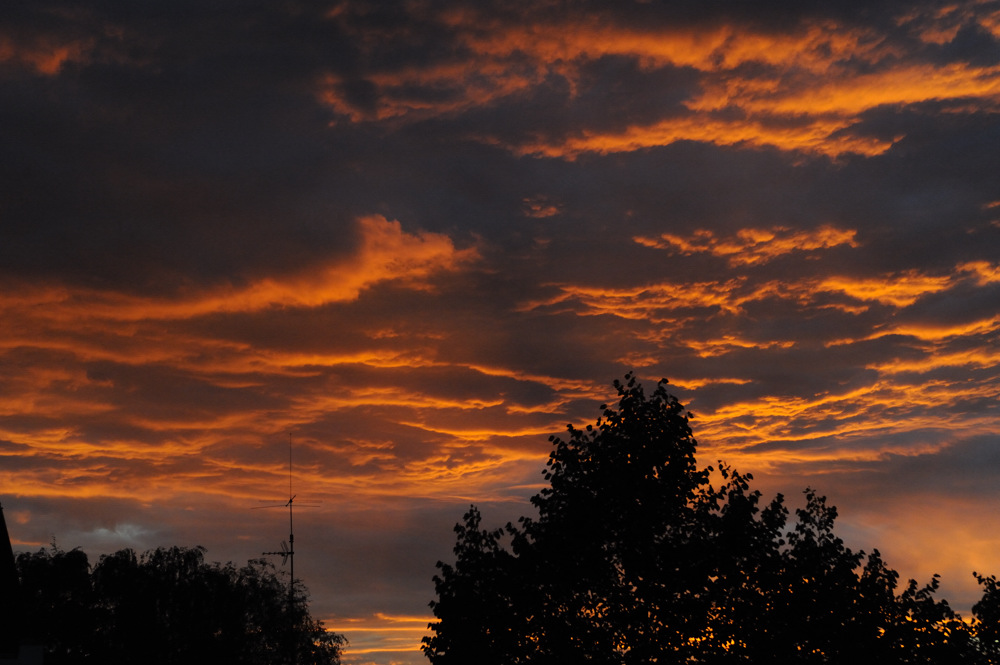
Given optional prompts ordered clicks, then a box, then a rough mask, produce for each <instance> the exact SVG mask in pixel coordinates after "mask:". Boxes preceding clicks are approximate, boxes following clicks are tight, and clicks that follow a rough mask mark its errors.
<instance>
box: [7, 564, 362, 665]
mask: <svg viewBox="0 0 1000 665" xmlns="http://www.w3.org/2000/svg"><path fill="white" fill-rule="evenodd" d="M204 554H205V550H204V549H203V548H201V547H195V548H182V547H171V548H160V549H156V550H152V551H149V552H146V553H144V554H142V555H137V554H136V553H135V552H134V551H132V550H130V549H125V550H121V551H119V552H116V553H114V554H111V555H106V556H102V557H101V558H100V560H99V561H98V563H97V565H96V566H94V569H93V571H91V570H90V566H89V564H88V560H87V556H86V554H84V553H83V552H81V551H79V550H71V551H70V552H65V551H62V550H59V549H58V548H55V547H53V548H52V549H51V550H41V551H39V552H37V553H26V554H21V555H19V556H18V558H17V565H18V569H19V572H20V576H21V587H22V594H23V597H24V598H25V603H26V607H25V612H26V616H27V621H26V624H27V625H28V626H30V629H29V631H30V634H29V635H27V638H28V639H27V640H26V641H27V642H29V643H30V642H35V643H42V644H44V645H45V647H46V654H45V658H46V662H48V663H53V664H55V665H59V664H63V663H65V664H75V663H84V662H87V663H94V662H97V663H102V664H107V665H116V664H121V665H126V664H128V665H131V664H133V663H137V662H142V663H149V664H153V665H159V664H162V665H174V664H180V663H184V664H188V663H200V662H209V663H241V664H243V663H245V664H248V665H251V664H252V665H257V664H260V665H264V664H273V663H287V662H290V661H291V660H292V658H293V656H292V654H294V659H295V662H297V663H300V664H302V665H335V664H337V663H339V662H340V650H341V647H342V646H343V644H344V639H343V637H342V636H340V635H336V634H333V633H328V632H326V631H325V630H324V628H323V625H322V622H319V621H316V620H315V619H313V618H312V617H311V616H310V615H309V611H308V607H307V603H306V593H305V590H304V589H303V588H302V587H301V586H297V587H296V588H295V592H294V594H293V595H292V597H291V599H290V598H289V594H288V586H287V584H286V583H285V582H284V581H283V580H282V579H281V578H280V577H279V576H278V574H277V573H276V571H275V569H274V567H273V566H272V565H271V564H270V563H268V562H266V561H263V560H254V561H250V562H249V563H248V564H247V565H246V566H243V567H239V568H238V567H236V566H234V565H233V564H232V563H228V564H225V565H222V564H219V563H213V564H208V563H206V562H205V559H204ZM290 600H291V602H290Z"/></svg>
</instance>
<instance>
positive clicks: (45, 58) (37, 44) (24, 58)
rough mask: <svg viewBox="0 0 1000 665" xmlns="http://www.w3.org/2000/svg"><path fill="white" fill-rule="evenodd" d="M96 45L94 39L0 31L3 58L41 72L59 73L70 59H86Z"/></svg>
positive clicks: (48, 73)
mask: <svg viewBox="0 0 1000 665" xmlns="http://www.w3.org/2000/svg"><path fill="white" fill-rule="evenodd" d="M92 48H93V41H92V40H78V41H62V40H59V39H56V38H55V37H51V36H42V37H38V38H36V39H33V40H26V39H24V38H21V37H15V38H13V39H12V38H10V37H9V36H3V35H0V62H11V63H17V64H20V65H24V66H27V67H30V68H31V69H34V70H35V72H37V73H38V74H43V75H45V76H55V75H56V74H58V73H59V72H60V70H61V69H62V68H63V65H65V64H66V63H68V62H81V61H84V60H85V59H86V58H87V57H88V54H89V52H90V51H91V49H92Z"/></svg>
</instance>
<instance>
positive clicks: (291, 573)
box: [254, 433, 319, 607]
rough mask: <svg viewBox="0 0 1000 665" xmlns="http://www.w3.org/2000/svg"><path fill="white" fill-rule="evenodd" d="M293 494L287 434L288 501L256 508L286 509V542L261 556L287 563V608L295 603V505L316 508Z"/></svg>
mask: <svg viewBox="0 0 1000 665" xmlns="http://www.w3.org/2000/svg"><path fill="white" fill-rule="evenodd" d="M295 496H296V495H295V494H294V493H292V435H291V433H289V434H288V501H286V502H284V503H273V504H270V505H267V506H256V507H255V508H254V510H256V509H257V508H288V541H287V542H286V541H284V540H283V541H281V551H280V552H262V553H261V555H262V556H280V557H281V565H282V566H284V565H285V563H288V577H289V579H288V603H289V607H291V605H292V604H293V603H294V602H295V524H294V508H295V505H299V506H303V507H318V506H319V504H316V503H300V504H296V503H295Z"/></svg>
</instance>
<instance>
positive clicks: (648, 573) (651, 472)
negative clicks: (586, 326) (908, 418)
mask: <svg viewBox="0 0 1000 665" xmlns="http://www.w3.org/2000/svg"><path fill="white" fill-rule="evenodd" d="M614 385H615V387H616V389H617V391H618V396H619V401H618V404H617V407H616V408H608V407H606V406H602V407H601V409H602V410H603V415H602V416H601V418H599V419H598V420H597V422H596V424H595V425H588V426H587V427H586V428H585V429H582V430H581V429H577V428H575V427H573V426H572V425H570V426H569V427H568V435H567V436H566V437H565V438H559V437H550V441H551V442H552V443H553V450H552V453H551V455H550V457H549V461H548V464H547V467H546V470H545V472H544V476H545V479H546V480H547V481H548V483H549V486H548V487H546V488H545V489H543V490H542V491H541V492H540V493H539V494H537V495H536V496H534V497H533V498H532V500H531V502H532V504H533V505H534V507H535V508H536V510H537V516H536V517H522V518H521V519H520V520H519V521H518V523H517V524H516V525H515V524H511V523H508V524H507V525H506V527H504V528H503V529H494V530H489V529H484V528H483V527H482V524H481V522H482V517H481V515H480V513H479V511H478V510H477V509H476V508H475V507H474V506H473V507H472V508H471V509H470V510H469V512H468V513H466V515H465V517H464V519H463V522H461V523H460V524H458V525H457V526H456V527H455V531H456V535H457V542H456V545H455V549H454V553H455V562H454V564H448V563H444V562H439V563H438V574H437V575H436V576H435V577H434V583H435V587H436V592H437V599H436V600H434V601H432V602H431V608H432V609H433V612H434V615H435V617H436V619H437V620H436V621H435V622H434V623H432V624H431V625H430V630H431V633H432V634H431V635H430V636H428V637H426V638H424V643H423V650H424V653H425V655H426V656H427V657H428V659H429V660H430V661H431V662H432V663H434V664H435V665H458V664H464V663H498V664H499V663H532V664H546V665H548V664H553V665H555V664H562V663H596V664H602V665H603V664H608V665H611V664H614V665H632V664H639V663H712V664H716V663H718V664H720V665H721V664H729V663H845V664H846V663H850V664H851V665H858V664H865V663H970V664H971V663H980V662H983V663H985V662H989V663H994V662H998V661H997V660H996V659H997V656H996V654H997V653H998V652H1000V649H997V647H996V646H995V645H996V639H997V636H998V635H1000V630H998V629H997V622H998V620H1000V585H998V583H997V581H996V579H995V578H980V582H981V583H982V584H983V586H984V588H985V592H984V600H983V601H981V602H980V604H979V605H977V612H978V614H977V616H978V617H979V623H978V624H977V626H978V628H976V627H970V626H969V625H968V624H966V623H964V622H962V621H961V619H960V617H959V616H958V615H957V614H955V613H954V612H953V611H952V610H951V609H950V607H949V606H948V604H947V602H946V601H944V600H938V599H937V598H936V597H935V594H936V591H937V588H938V582H937V578H936V577H935V578H934V579H933V580H932V581H931V583H929V584H927V585H925V586H923V587H919V586H918V585H917V583H916V582H914V581H910V582H909V584H908V586H907V587H906V588H905V589H904V590H903V591H902V592H898V591H897V585H898V578H899V576H898V574H897V573H896V572H895V571H893V570H892V569H890V568H888V567H887V566H886V565H885V563H884V562H883V560H882V558H881V555H880V554H879V553H878V551H873V552H872V553H871V554H870V555H866V554H865V553H863V552H854V551H852V550H851V549H850V548H848V547H847V546H846V545H845V544H844V542H843V541H842V540H841V539H840V538H839V537H837V536H836V534H835V532H834V523H835V520H836V518H837V511H836V509H835V508H834V507H832V506H828V505H827V503H826V500H825V498H824V497H822V496H820V495H819V494H817V493H816V492H815V491H813V490H811V489H809V490H806V492H805V506H804V507H802V508H799V509H797V510H796V511H795V516H794V519H793V520H791V521H790V520H789V510H788V509H787V508H786V507H785V505H784V498H783V497H782V496H781V495H780V494H779V495H778V496H776V497H775V498H774V499H773V500H772V501H771V502H769V503H764V502H762V500H761V499H762V496H761V493H760V492H759V491H757V490H752V489H751V487H750V482H751V480H752V477H751V476H750V475H749V474H745V475H744V474H740V473H738V472H736V471H734V470H733V469H731V468H729V467H727V466H726V465H724V464H720V465H719V467H718V468H717V469H714V468H712V467H706V468H699V467H698V466H697V464H696V460H695V452H696V447H697V443H696V441H695V439H694V437H693V435H692V432H691V429H690V427H689V424H688V417H689V414H688V413H687V412H686V411H685V409H684V407H683V406H681V404H680V403H679V402H678V401H677V399H676V398H674V397H673V396H672V395H670V394H669V393H668V392H667V388H666V385H667V382H666V381H665V380H664V381H660V382H659V384H658V385H657V387H656V389H655V391H654V392H653V393H652V394H651V395H648V396H647V395H646V394H645V393H644V391H643V388H642V386H641V385H640V384H639V383H637V381H636V380H635V378H634V376H632V375H631V374H629V375H626V377H625V381H624V382H619V381H615V384H614ZM713 482H716V483H718V486H717V487H716V486H714V485H713ZM990 630H992V631H994V632H993V633H990V632H989V631H990ZM987 637H989V638H990V639H992V640H993V642H992V644H993V646H991V647H990V648H992V649H993V651H992V652H991V656H990V657H991V658H992V659H993V660H988V661H987V660H984V652H985V651H986V650H987V649H984V646H983V644H982V643H983V641H984V640H985V639H986V638H987Z"/></svg>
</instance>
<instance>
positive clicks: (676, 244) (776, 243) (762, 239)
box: [633, 225, 858, 267]
mask: <svg viewBox="0 0 1000 665" xmlns="http://www.w3.org/2000/svg"><path fill="white" fill-rule="evenodd" d="M856 234H857V232H856V231H853V230H848V229H838V228H836V227H833V226H830V225H824V226H821V227H819V228H818V229H814V230H811V231H795V230H793V229H789V228H787V227H782V226H776V227H772V228H770V229H757V228H748V229H740V230H739V231H737V232H736V233H735V234H733V235H730V236H727V237H722V238H720V237H718V236H717V235H716V234H715V232H714V231H711V230H709V229H701V230H698V231H695V232H694V233H693V234H691V235H690V236H688V237H686V238H685V237H683V236H679V235H676V234H672V233H663V234H661V235H660V236H658V237H655V238H648V237H643V236H637V237H635V238H633V240H634V241H635V242H637V243H638V244H640V245H644V246H646V247H654V248H656V249H673V250H676V251H677V252H678V253H680V254H688V255H690V254H702V253H707V254H712V255H713V256H718V257H724V258H726V259H728V261H729V265H730V266H732V267H737V266H750V265H757V264H761V263H767V262H768V261H771V260H773V259H775V258H777V257H779V256H782V255H784V254H789V253H792V252H808V251H814V250H817V249H828V248H830V247H836V246H838V245H847V246H849V247H858V243H857V242H856V241H855V240H854V237H855V235H856Z"/></svg>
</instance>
